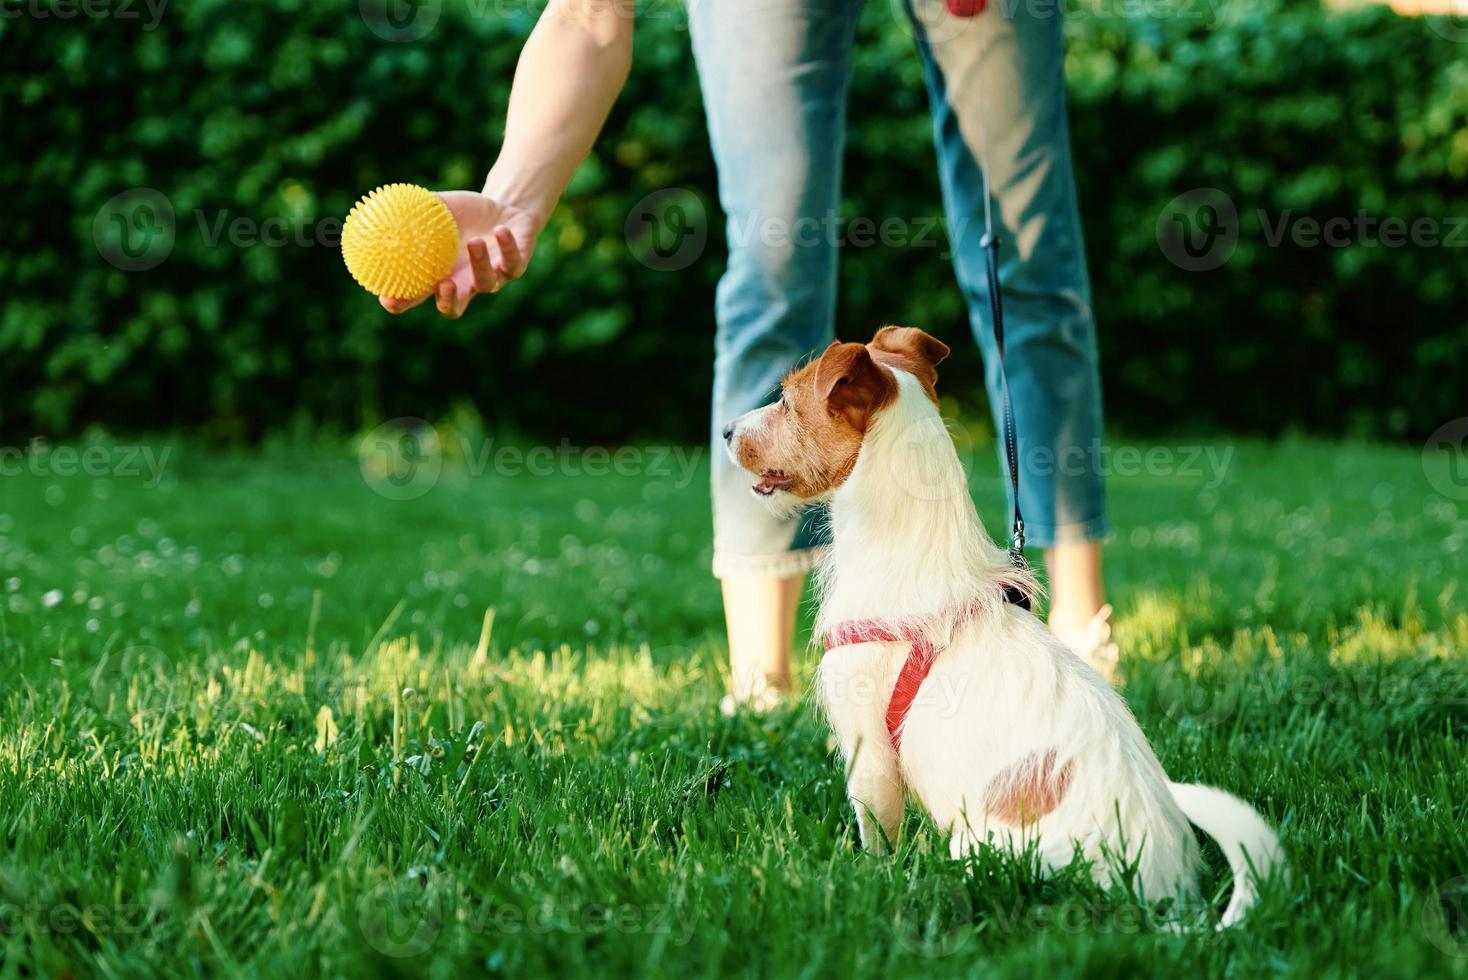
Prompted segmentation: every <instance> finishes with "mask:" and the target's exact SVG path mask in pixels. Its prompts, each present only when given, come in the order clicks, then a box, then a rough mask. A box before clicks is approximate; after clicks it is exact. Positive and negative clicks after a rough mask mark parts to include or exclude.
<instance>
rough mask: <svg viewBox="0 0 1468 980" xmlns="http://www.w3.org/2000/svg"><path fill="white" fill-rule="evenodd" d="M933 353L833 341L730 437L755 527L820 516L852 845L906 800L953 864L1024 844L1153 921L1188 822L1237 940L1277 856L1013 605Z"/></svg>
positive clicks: (889, 333)
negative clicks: (1126, 890)
mask: <svg viewBox="0 0 1468 980" xmlns="http://www.w3.org/2000/svg"><path fill="white" fill-rule="evenodd" d="M947 354H948V348H947V347H946V346H944V345H943V344H942V343H941V342H940V341H938V340H936V339H935V338H933V337H931V336H929V335H928V334H926V333H924V332H923V331H921V330H917V329H913V328H910V327H885V328H883V329H882V330H879V331H878V332H877V335H876V336H875V337H874V338H873V339H872V342H871V343H870V344H851V343H848V344H843V343H839V342H838V343H833V344H832V345H831V346H830V347H829V348H828V349H827V350H826V351H825V353H824V354H822V355H821V356H820V357H819V358H818V359H816V360H813V361H811V362H810V363H808V364H806V365H805V366H804V367H802V368H800V369H799V370H796V371H794V372H793V373H791V374H790V375H789V376H788V377H787V378H786V379H785V381H784V383H783V386H782V396H781V398H780V400H779V401H778V402H776V403H774V404H772V405H769V406H766V407H764V408H761V409H757V410H756V411H753V412H750V413H748V414H746V415H743V416H741V417H740V418H739V419H737V420H735V421H734V422H733V423H732V424H731V425H730V426H728V427H727V428H726V429H725V437H726V440H727V442H728V449H729V454H730V455H731V456H732V457H733V459H734V460H735V462H737V463H738V464H739V465H740V466H742V467H743V468H744V469H746V470H748V471H749V472H750V473H752V474H754V475H755V477H756V480H755V483H754V486H753V490H754V492H755V493H756V494H758V495H760V496H761V497H763V498H765V499H766V500H767V501H768V502H769V504H770V506H771V507H773V508H775V509H777V510H779V511H782V512H792V511H795V510H798V509H799V508H801V507H803V506H805V505H807V504H809V503H812V502H817V501H824V502H826V503H827V504H828V505H829V507H830V515H831V521H832V529H833V537H834V543H833V545H832V547H831V549H830V551H829V553H828V554H827V556H826V558H825V560H824V562H823V565H822V568H821V573H820V584H821V602H820V616H819V628H820V630H821V632H822V634H823V635H824V636H825V638H826V646H827V653H826V655H825V657H824V659H823V660H822V661H821V665H820V671H819V675H818V677H817V680H816V686H817V690H818V692H819V696H820V699H821V701H822V703H823V705H824V707H825V710H826V712H827V714H828V716H829V718H830V722H831V725H832V727H833V729H834V730H835V732H836V737H837V740H838V742H839V744H840V747H841V751H842V754H843V755H844V756H845V758H846V763H847V767H848V771H849V776H848V786H847V790H848V795H849V796H850V798H851V801H852V804H853V806H854V807H855V810H856V819H857V824H858V826H859V829H860V833H861V841H862V845H863V846H864V847H867V848H870V849H873V850H882V849H885V848H886V846H887V844H888V842H889V841H892V840H895V839H896V835H897V832H898V829H899V828H900V826H901V821H902V811H903V804H904V799H905V797H906V794H907V793H911V794H912V795H913V796H915V797H916V798H917V799H918V800H919V801H920V802H921V804H922V805H923V806H924V807H925V808H926V809H927V811H928V813H929V814H931V816H932V817H933V820H934V821H935V822H936V823H937V824H938V826H940V827H942V828H944V829H945V830H947V831H949V832H951V834H952V847H953V853H954V855H955V856H959V855H962V854H963V853H965V852H967V851H970V850H973V849H975V848H977V847H978V846H980V845H981V844H985V843H988V844H992V845H995V846H1000V847H1009V848H1014V849H1020V848H1023V847H1025V846H1028V845H1031V844H1033V845H1034V846H1035V847H1036V849H1037V852H1038V854H1039V855H1040V858H1041V860H1042V861H1043V862H1044V863H1045V865H1046V866H1047V867H1050V868H1056V867H1060V866H1063V865H1065V864H1067V863H1069V862H1070V861H1071V860H1073V859H1074V857H1075V856H1076V854H1077V852H1079V853H1080V854H1081V855H1082V856H1084V857H1086V858H1089V859H1090V860H1091V862H1092V869H1093V871H1094V873H1095V874H1096V876H1097V878H1098V880H1102V881H1106V880H1111V879H1112V878H1113V877H1114V876H1116V875H1118V874H1120V873H1121V869H1122V868H1123V867H1127V866H1131V865H1135V867H1136V876H1135V880H1134V882H1133V886H1134V888H1135V889H1136V890H1137V891H1138V892H1139V893H1140V895H1141V896H1142V897H1143V898H1144V899H1146V900H1148V901H1156V900H1158V899H1163V898H1168V897H1195V896H1196V895H1197V887H1196V882H1197V877H1198V873H1199V870H1200V865H1201V858H1200V855H1199V850H1198V845H1197V841H1196V839H1195V838H1194V836H1193V831H1192V829H1191V828H1190V827H1189V826H1188V822H1189V821H1192V822H1193V823H1195V824H1197V825H1198V826H1199V827H1201V828H1202V829H1203V830H1204V831H1206V832H1207V833H1208V834H1209V835H1210V836H1212V837H1213V838H1214V839H1215V840H1216V841H1218V843H1219V845H1220V846H1221V848H1222V849H1223V852H1224V854H1225V855H1226V856H1227V858H1228V862H1229V865H1230V866H1231V868H1232V870H1233V873H1234V888H1233V895H1232V898H1231V900H1230V902H1229V905H1228V908H1227V910H1226V911H1225V913H1224V915H1223V917H1222V920H1221V922H1222V924H1223V925H1229V924H1232V923H1233V922H1236V921H1237V920H1238V919H1239V918H1240V917H1241V916H1242V915H1243V913H1244V911H1245V909H1247V908H1248V907H1249V906H1250V905H1252V904H1253V903H1254V902H1255V900H1256V898H1257V893H1256V879H1255V878H1254V875H1255V874H1257V875H1259V876H1264V875H1267V874H1268V872H1269V869H1270V868H1271V867H1273V866H1276V865H1281V864H1282V862H1283V856H1282V854H1281V851H1280V848H1279V841H1278V838H1277V837H1276V836H1275V834H1274V832H1273V831H1272V830H1271V829H1270V828H1269V826H1268V825H1267V824H1266V823H1265V822H1264V820H1263V819H1262V818H1261V817H1260V815H1259V814H1258V813H1257V812H1256V811H1255V810H1254V809H1252V808H1251V807H1250V806H1249V805H1248V804H1246V803H1244V802H1243V801H1242V800H1240V799H1238V798H1237V797H1234V796H1231V795H1230V794H1228V793H1225V792H1223V791H1222V790H1218V789H1214V788H1212V787H1208V786H1200V785H1180V784H1177V783H1173V782H1170V781H1169V780H1168V778H1167V774H1166V773H1164V772H1163V770H1162V766H1161V764H1160V763H1159V762H1158V760H1157V756H1156V755H1155V754H1154V753H1153V751H1152V748H1151V746H1150V745H1149V744H1148V743H1147V739H1146V737H1145V736H1143V734H1142V732H1141V729H1140V728H1138V727H1137V723H1136V720H1135V719H1134V718H1133V717H1132V714H1131V712H1130V711H1129V710H1128V709H1127V707H1126V705H1125V703H1123V701H1122V699H1121V698H1120V697H1119V696H1118V695H1117V693H1116V692H1115V691H1113V690H1112V688H1111V687H1110V686H1109V685H1108V684H1107V683H1105V681H1103V680H1102V679H1101V677H1100V676H1098V675H1097V674H1096V672H1095V671H1094V670H1092V669H1091V668H1090V667H1089V666H1088V665H1086V664H1085V663H1084V662H1083V661H1082V660H1081V659H1080V658H1079V657H1077V656H1076V655H1075V654H1074V653H1073V652H1072V651H1071V650H1070V649H1069V648H1068V647H1067V646H1066V645H1065V644H1064V643H1062V642H1060V641H1059V640H1057V639H1056V638H1055V637H1054V636H1053V635H1052V634H1051V633H1050V631H1049V630H1048V629H1046V627H1045V625H1044V624H1043V623H1041V622H1040V621H1039V620H1038V619H1036V618H1035V617H1034V616H1033V615H1031V614H1030V613H1029V612H1028V611H1027V610H1026V609H1024V608H1022V606H1021V604H1018V603H1015V602H1013V601H1009V600H1010V599H1012V598H1013V597H1014V596H1015V595H1016V594H1017V593H1018V594H1023V595H1025V596H1033V595H1034V594H1035V593H1036V591H1037V590H1038V586H1037V584H1036V582H1035V580H1034V579H1033V578H1032V577H1031V576H1030V574H1029V573H1028V572H1027V571H1020V570H1017V569H1016V568H1015V567H1014V566H1013V565H1012V564H1011V563H1010V562H1009V560H1008V556H1007V554H1006V553H1005V552H1004V551H1003V550H1001V549H1000V548H998V547H996V546H995V545H994V544H993V542H991V541H990V540H989V538H988V535H987V534H986V533H985V532H984V528H983V525H982V524H981V523H980V521H979V517H978V514H977V512H976V511H975V509H974V505H973V502H972V500H971V499H970V497H969V493H968V483H967V478H966V476H965V474H964V472H963V468H962V465H961V463H960V461H959V458H958V454H957V453H956V452H955V451H954V448H953V443H952V440H951V439H950V438H949V435H948V433H947V430H946V429H945V428H944V425H943V422H942V419H941V418H940V416H939V414H938V408H937V396H936V394H935V393H934V384H935V383H936V381H937V378H938V373H937V371H936V370H935V367H936V365H937V364H938V363H939V362H940V361H942V360H943V358H944V357H946V356H947ZM1006 586H1009V587H1011V588H1010V589H1009V590H1006ZM1016 590H1017V593H1016ZM1006 591H1007V592H1008V598H1006ZM1251 864H1252V868H1251Z"/></svg>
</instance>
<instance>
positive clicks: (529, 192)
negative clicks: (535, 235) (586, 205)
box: [483, 165, 561, 232]
mask: <svg viewBox="0 0 1468 980" xmlns="http://www.w3.org/2000/svg"><path fill="white" fill-rule="evenodd" d="M483 194H484V196H485V197H487V198H489V199H490V200H492V201H494V202H495V203H496V204H499V205H501V206H503V207H511V208H514V209H515V210H517V211H523V212H525V213H526V214H528V215H530V216H531V217H532V218H533V219H534V220H535V228H536V231H537V232H539V230H540V229H542V228H544V227H545V223H546V221H548V220H549V219H550V213H551V212H552V211H553V210H555V207H556V202H557V201H558V200H560V196H561V195H560V191H559V190H553V189H551V188H550V187H549V186H547V182H546V180H545V178H544V177H543V176H542V175H539V174H536V173H534V172H525V171H511V170H507V169H504V168H501V167H500V166H498V165H496V166H495V167H493V168H492V169H491V170H490V171H489V175H488V176H487V177H485V178H484V188H483Z"/></svg>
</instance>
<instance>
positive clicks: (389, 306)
mask: <svg viewBox="0 0 1468 980" xmlns="http://www.w3.org/2000/svg"><path fill="white" fill-rule="evenodd" d="M428 295H429V296H431V295H433V294H432V293H429V294H428ZM427 298H428V296H419V297H418V298H417V299H393V298H392V297H391V296H380V297H378V302H380V303H381V304H382V308H383V309H384V310H387V311H388V312H389V313H391V314H393V315H394V316H396V315H397V314H399V313H406V312H408V311H409V310H411V309H412V308H413V307H415V306H417V305H418V304H419V303H422V302H423V301H424V300H426V299H427Z"/></svg>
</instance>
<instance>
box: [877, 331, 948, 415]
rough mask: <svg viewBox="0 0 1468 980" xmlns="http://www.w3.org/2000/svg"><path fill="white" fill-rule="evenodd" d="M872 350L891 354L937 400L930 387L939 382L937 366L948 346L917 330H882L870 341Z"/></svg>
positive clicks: (945, 353) (945, 355)
mask: <svg viewBox="0 0 1468 980" xmlns="http://www.w3.org/2000/svg"><path fill="white" fill-rule="evenodd" d="M871 347H872V349H873V350H878V351H881V352H883V353H885V354H892V355H894V356H895V357H896V358H897V360H898V361H899V362H900V366H901V367H902V368H903V369H904V370H906V371H908V372H909V373H911V374H913V375H914V376H915V377H916V378H917V379H918V380H919V381H921V382H922V383H923V385H924V387H926V388H927V389H928V393H929V394H931V395H933V397H934V398H935V399H936V398H937V395H936V394H935V393H934V391H933V387H934V386H935V385H936V384H937V383H938V365H939V364H941V363H942V362H943V359H944V358H945V357H947V356H948V345H947V344H945V343H943V341H941V340H939V339H938V338H937V337H934V336H933V335H932V334H930V333H927V332H925V331H922V330H919V329H918V328H917V327H883V328H882V329H881V330H878V331H877V335H876V336H875V337H873V338H872V343H871Z"/></svg>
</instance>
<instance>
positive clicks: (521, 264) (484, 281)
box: [382, 191, 545, 320]
mask: <svg viewBox="0 0 1468 980" xmlns="http://www.w3.org/2000/svg"><path fill="white" fill-rule="evenodd" d="M438 197H439V199H440V200H442V201H443V203H444V204H446V205H448V209H449V210H450V211H451V212H453V215H454V221H456V222H457V223H458V226H459V255H458V258H457V259H455V260H454V267H453V269H452V270H451V271H450V272H449V274H448V275H447V276H445V277H444V278H442V279H440V280H439V281H438V283H437V284H436V285H435V286H434V289H433V292H431V293H428V294H425V295H423V296H419V297H417V298H416V299H389V298H387V297H386V296H384V297H382V307H383V309H385V310H387V311H388V312H389V313H402V312H404V311H406V310H411V309H412V308H413V307H415V306H417V305H418V304H419V303H422V302H423V301H424V300H426V299H428V298H429V296H432V297H433V298H434V301H435V303H436V305H437V306H438V312H440V313H442V314H443V315H444V316H446V317H448V318H449V319H450V320H456V319H458V318H459V317H460V316H462V315H463V313H464V310H465V308H466V307H468V305H469V301H470V300H471V299H473V298H474V297H475V296H476V295H477V294H479V293H497V292H499V291H500V289H501V288H502V287H503V286H504V284H505V283H507V282H509V281H510V280H511V279H518V278H520V276H522V275H523V274H524V273H525V267H526V266H527V265H529V264H530V255H531V253H533V252H534V251H535V236H536V235H538V234H539V233H540V229H541V227H542V226H543V225H544V224H545V222H544V220H543V219H541V218H540V217H538V216H537V215H535V214H533V213H531V212H530V211H527V210H525V209H523V208H519V207H515V206H514V205H511V204H506V203H501V202H499V201H496V200H494V199H493V198H490V197H489V196H487V195H485V194H482V193H480V192H479V191H442V192H440V193H439V194H438Z"/></svg>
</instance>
